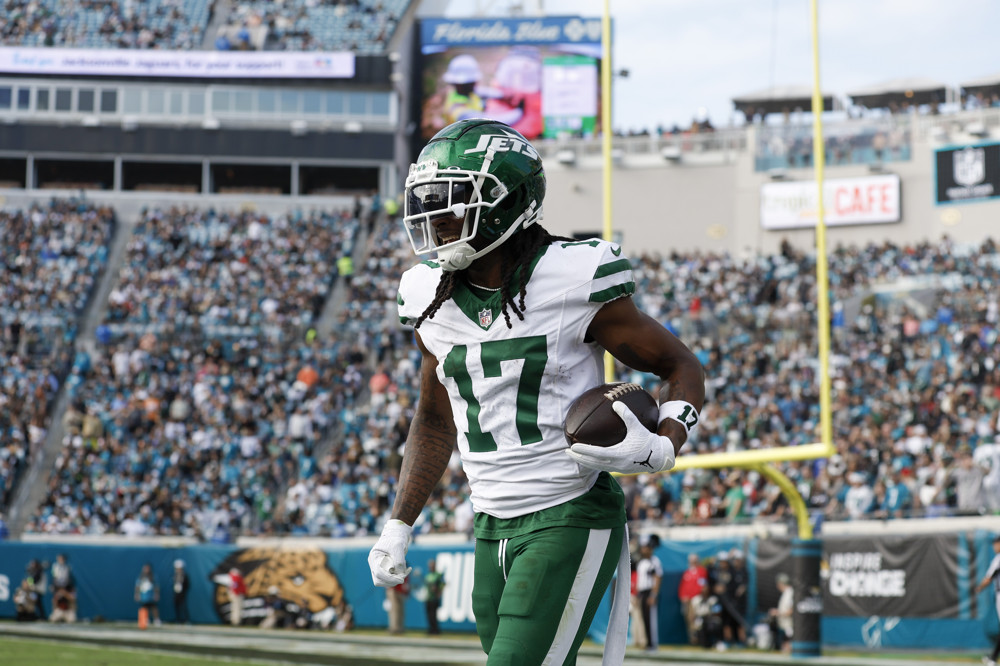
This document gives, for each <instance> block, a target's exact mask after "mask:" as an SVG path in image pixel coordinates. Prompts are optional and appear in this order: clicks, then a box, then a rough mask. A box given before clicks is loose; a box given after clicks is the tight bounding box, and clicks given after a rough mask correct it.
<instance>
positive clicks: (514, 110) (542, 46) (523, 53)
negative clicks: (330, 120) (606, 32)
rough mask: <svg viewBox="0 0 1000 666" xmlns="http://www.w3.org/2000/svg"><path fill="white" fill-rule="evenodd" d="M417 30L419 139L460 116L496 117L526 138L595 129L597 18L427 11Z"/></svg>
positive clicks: (585, 132) (581, 133)
mask: <svg viewBox="0 0 1000 666" xmlns="http://www.w3.org/2000/svg"><path fill="white" fill-rule="evenodd" d="M420 35H421V53H422V63H421V66H420V67H419V68H417V69H418V71H417V75H418V76H419V77H420V80H419V82H418V83H417V87H418V89H419V90H421V91H422V99H421V107H422V112H421V136H422V137H423V138H424V139H429V138H431V137H432V136H434V134H435V133H437V132H438V130H440V129H441V128H443V127H445V126H446V125H449V124H451V123H453V122H455V121H457V120H462V119H465V118H492V119H494V120H499V121H501V122H505V123H507V124H508V125H510V126H512V127H513V128H514V129H516V130H517V131H519V132H520V133H521V134H523V135H524V136H525V137H527V138H529V139H536V138H538V137H555V136H559V135H561V134H571V135H575V136H593V135H594V133H595V130H596V127H597V118H598V109H599V106H600V81H599V79H600V76H599V71H600V59H601V21H600V19H584V18H579V17H546V18H530V19H528V18H525V19H492V18H491V19H462V20H450V19H427V20H424V21H422V22H421V25H420Z"/></svg>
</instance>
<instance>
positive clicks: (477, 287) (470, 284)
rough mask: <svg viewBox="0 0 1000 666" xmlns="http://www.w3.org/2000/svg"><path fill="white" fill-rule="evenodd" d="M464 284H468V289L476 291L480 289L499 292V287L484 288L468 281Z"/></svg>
mask: <svg viewBox="0 0 1000 666" xmlns="http://www.w3.org/2000/svg"><path fill="white" fill-rule="evenodd" d="M466 282H468V283H469V286H470V287H475V288H476V289H482V290H483V291H500V287H484V286H483V285H481V284H476V283H475V282H473V281H472V280H468V279H467V280H466Z"/></svg>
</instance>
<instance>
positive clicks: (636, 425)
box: [567, 402, 674, 474]
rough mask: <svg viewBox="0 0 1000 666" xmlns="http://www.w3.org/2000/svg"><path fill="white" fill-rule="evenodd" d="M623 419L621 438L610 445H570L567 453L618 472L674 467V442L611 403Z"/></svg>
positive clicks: (586, 463) (621, 405)
mask: <svg viewBox="0 0 1000 666" xmlns="http://www.w3.org/2000/svg"><path fill="white" fill-rule="evenodd" d="M611 409H613V410H615V414H617V415H618V416H620V417H621V419H622V421H624V422H625V430H626V434H625V439H623V440H622V441H620V442H618V443H617V444H615V445H614V446H593V445H591V444H574V445H573V446H571V447H570V448H569V449H568V450H567V453H568V454H569V455H570V457H571V458H573V460H575V461H576V462H578V463H580V464H581V465H583V466H584V467H590V468H591V469H596V470H601V471H605V472H618V473H619V474H638V473H641V472H665V471H667V470H669V469H672V468H673V466H674V443H673V442H671V441H670V438H669V437H664V436H663V435H657V434H656V433H655V432H650V431H649V430H646V426H644V425H642V423H640V422H639V419H637V418H636V416H635V414H633V413H632V411H631V410H630V409H629V408H628V407H626V406H625V403H623V402H615V403H614V404H613V405H611Z"/></svg>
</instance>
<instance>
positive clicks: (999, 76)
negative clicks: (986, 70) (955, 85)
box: [959, 72, 1000, 95]
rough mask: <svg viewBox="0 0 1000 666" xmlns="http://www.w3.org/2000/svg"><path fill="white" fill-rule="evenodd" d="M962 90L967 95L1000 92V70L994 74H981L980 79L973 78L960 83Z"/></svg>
mask: <svg viewBox="0 0 1000 666" xmlns="http://www.w3.org/2000/svg"><path fill="white" fill-rule="evenodd" d="M959 87H960V88H961V89H962V92H963V93H964V94H966V95H968V94H969V93H977V92H987V91H990V92H994V91H997V92H1000V72H997V73H996V74H993V75H992V76H981V77H979V78H978V79H972V80H971V81H966V82H965V83H961V84H959Z"/></svg>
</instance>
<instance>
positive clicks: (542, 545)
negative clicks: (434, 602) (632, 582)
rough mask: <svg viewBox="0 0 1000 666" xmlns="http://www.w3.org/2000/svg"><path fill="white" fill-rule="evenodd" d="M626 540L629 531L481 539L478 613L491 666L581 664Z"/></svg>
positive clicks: (560, 530) (563, 530)
mask: <svg viewBox="0 0 1000 666" xmlns="http://www.w3.org/2000/svg"><path fill="white" fill-rule="evenodd" d="M624 534H625V526H624V525H622V526H620V527H616V528H614V529H597V530H593V529H587V528H582V527H551V528H548V529H544V530H538V531H536V532H532V533H530V534H525V535H522V536H517V537H513V538H510V539H501V540H485V539H477V540H476V564H475V567H476V574H475V584H474V586H473V590H472V609H473V611H474V612H475V614H476V631H477V632H478V633H479V640H480V641H481V642H482V645H483V650H485V651H486V654H488V655H489V659H488V661H487V664H488V665H489V666H541V665H542V664H552V665H553V666H557V665H572V664H575V663H576V653H577V650H579V649H580V644H581V643H582V642H583V639H584V638H585V637H586V635H587V630H588V629H589V628H590V623H591V621H593V619H594V614H595V613H596V612H597V607H598V605H599V604H600V603H601V599H602V598H603V596H604V592H605V590H606V589H607V587H608V584H609V583H610V582H611V579H612V578H613V577H614V573H615V567H616V565H617V563H618V558H619V556H620V554H621V552H622V539H623V538H624ZM625 584H626V585H627V584H628V582H627V581H626V582H625Z"/></svg>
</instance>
